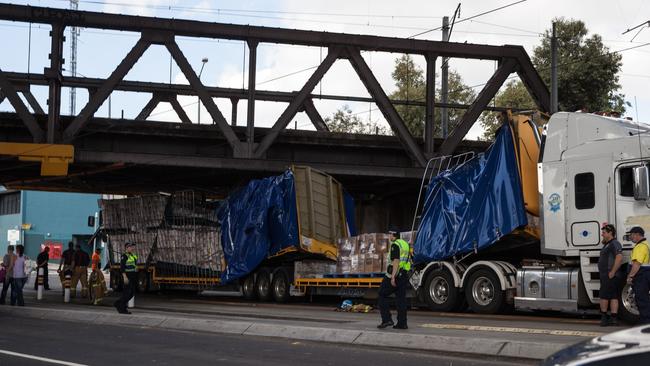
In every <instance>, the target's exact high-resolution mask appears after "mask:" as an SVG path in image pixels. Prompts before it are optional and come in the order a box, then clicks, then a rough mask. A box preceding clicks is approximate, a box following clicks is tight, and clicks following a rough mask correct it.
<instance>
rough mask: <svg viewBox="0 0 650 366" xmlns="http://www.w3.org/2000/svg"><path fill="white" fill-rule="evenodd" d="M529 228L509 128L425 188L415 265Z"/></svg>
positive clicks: (462, 252)
mask: <svg viewBox="0 0 650 366" xmlns="http://www.w3.org/2000/svg"><path fill="white" fill-rule="evenodd" d="M526 224H527V219H526V212H525V207H524V199H523V196H522V190H521V181H520V177H519V170H518V165H517V160H516V156H515V148H514V143H513V139H512V132H511V130H510V127H509V126H507V125H505V126H504V127H502V128H501V130H500V131H499V133H498V135H497V138H496V140H495V141H494V144H492V146H490V148H489V149H488V150H487V151H486V152H485V153H482V154H479V155H477V156H476V157H474V158H473V159H471V160H469V161H468V162H466V163H465V164H463V165H462V166H460V167H459V168H457V169H456V170H453V171H445V172H443V173H441V174H439V175H438V176H437V177H435V178H433V179H432V180H431V182H430V183H429V185H428V187H427V193H426V197H425V202H424V208H423V212H422V220H421V222H420V227H419V229H418V233H417V237H416V240H415V245H414V248H413V250H414V258H413V259H414V262H415V263H421V262H430V261H435V260H443V259H448V258H450V257H452V256H454V255H458V254H464V253H468V252H471V251H474V250H481V249H483V248H485V247H488V246H490V245H492V244H494V243H495V242H496V241H497V240H498V239H499V238H500V237H502V236H503V235H506V234H509V233H511V232H512V231H513V230H514V229H516V228H517V227H520V226H524V225H526Z"/></svg>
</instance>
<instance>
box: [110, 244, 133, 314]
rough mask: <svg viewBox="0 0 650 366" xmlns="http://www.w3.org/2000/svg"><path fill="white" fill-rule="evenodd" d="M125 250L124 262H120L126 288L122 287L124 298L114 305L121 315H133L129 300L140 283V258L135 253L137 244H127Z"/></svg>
mask: <svg viewBox="0 0 650 366" xmlns="http://www.w3.org/2000/svg"><path fill="white" fill-rule="evenodd" d="M124 249H125V250H126V253H124V254H122V260H121V261H120V272H122V281H124V286H123V287H122V296H121V297H120V298H119V300H117V301H115V303H113V306H115V308H116V309H117V312H118V313H120V314H131V312H130V311H129V310H128V304H129V300H131V298H132V297H133V295H135V286H136V285H137V283H138V256H137V255H136V254H135V253H133V250H134V249H135V244H133V243H131V242H126V243H125V244H124Z"/></svg>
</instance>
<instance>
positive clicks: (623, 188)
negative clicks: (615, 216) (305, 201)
mask: <svg viewBox="0 0 650 366" xmlns="http://www.w3.org/2000/svg"><path fill="white" fill-rule="evenodd" d="M618 182H619V187H618V194H619V195H621V196H623V197H634V170H633V169H632V167H628V168H620V169H619V170H618Z"/></svg>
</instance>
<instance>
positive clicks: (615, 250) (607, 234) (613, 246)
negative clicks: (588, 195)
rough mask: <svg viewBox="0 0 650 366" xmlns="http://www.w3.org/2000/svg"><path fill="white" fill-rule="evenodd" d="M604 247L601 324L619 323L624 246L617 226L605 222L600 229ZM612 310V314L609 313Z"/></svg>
mask: <svg viewBox="0 0 650 366" xmlns="http://www.w3.org/2000/svg"><path fill="white" fill-rule="evenodd" d="M600 235H601V237H602V238H603V239H602V243H603V247H602V248H601V249H600V258H599V259H598V273H599V276H600V292H599V294H600V295H599V297H600V326H601V327H606V326H608V325H618V297H619V295H620V293H621V290H620V288H619V287H620V286H619V284H620V283H621V281H622V280H623V278H622V277H621V276H618V275H617V274H618V270H619V269H620V268H621V264H623V246H622V245H621V243H620V242H619V241H618V240H616V227H614V225H612V224H605V225H603V227H602V228H601V229H600ZM607 310H609V311H610V314H608V313H607Z"/></svg>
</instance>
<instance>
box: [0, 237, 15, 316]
mask: <svg viewBox="0 0 650 366" xmlns="http://www.w3.org/2000/svg"><path fill="white" fill-rule="evenodd" d="M14 257H15V255H14V246H13V245H8V246H7V254H5V255H4V257H2V270H4V272H5V277H4V279H3V280H2V295H1V296H0V305H4V304H5V299H6V298H7V291H8V290H9V289H10V288H11V287H12V286H11V285H12V284H11V282H12V280H11V278H12V275H13V273H12V272H11V271H10V267H11V262H13V260H14ZM9 294H10V295H9V296H11V292H10V293H9Z"/></svg>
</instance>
